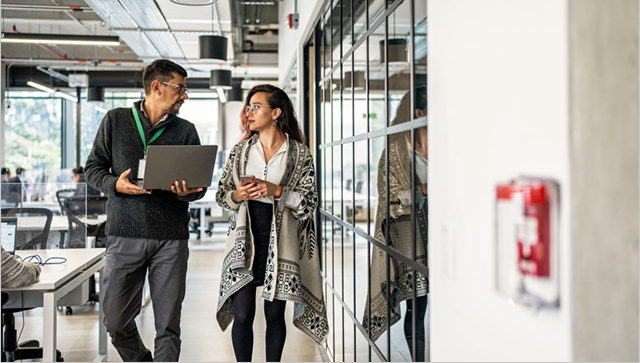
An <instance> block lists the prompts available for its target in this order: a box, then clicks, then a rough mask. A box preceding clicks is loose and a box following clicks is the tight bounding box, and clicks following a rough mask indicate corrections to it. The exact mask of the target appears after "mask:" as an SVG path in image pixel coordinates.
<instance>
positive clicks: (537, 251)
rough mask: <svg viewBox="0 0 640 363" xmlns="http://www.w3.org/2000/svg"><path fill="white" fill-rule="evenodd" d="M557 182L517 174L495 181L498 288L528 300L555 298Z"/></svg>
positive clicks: (518, 299) (554, 301) (554, 302)
mask: <svg viewBox="0 0 640 363" xmlns="http://www.w3.org/2000/svg"><path fill="white" fill-rule="evenodd" d="M558 218H559V185H558V183H557V182H555V181H553V180H549V179H541V178H529V177H521V178H517V179H514V180H512V181H510V182H508V183H504V184H499V185H497V186H496V259H497V261H496V264H497V269H496V271H497V279H496V280H497V287H498V290H499V291H500V292H503V293H505V294H507V295H509V296H510V297H512V298H513V299H514V301H516V302H522V303H526V304H527V305H530V304H536V305H541V304H545V305H553V306H557V305H558V303H559V288H558V281H559V274H558V241H557V239H558V234H557V232H558V225H559V223H558Z"/></svg>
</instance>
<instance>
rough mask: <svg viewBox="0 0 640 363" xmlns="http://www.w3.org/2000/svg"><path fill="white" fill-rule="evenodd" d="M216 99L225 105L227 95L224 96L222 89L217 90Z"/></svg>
mask: <svg viewBox="0 0 640 363" xmlns="http://www.w3.org/2000/svg"><path fill="white" fill-rule="evenodd" d="M217 91H218V99H219V100H220V102H222V103H225V102H227V95H225V94H224V90H223V89H222V88H218V90H217Z"/></svg>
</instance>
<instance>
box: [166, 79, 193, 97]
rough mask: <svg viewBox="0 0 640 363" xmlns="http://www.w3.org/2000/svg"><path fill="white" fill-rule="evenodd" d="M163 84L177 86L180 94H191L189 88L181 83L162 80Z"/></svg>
mask: <svg viewBox="0 0 640 363" xmlns="http://www.w3.org/2000/svg"><path fill="white" fill-rule="evenodd" d="M162 84H166V85H168V86H173V87H176V88H177V89H178V94H180V95H181V94H189V89H188V88H187V87H184V86H183V85H180V84H173V83H169V82H162Z"/></svg>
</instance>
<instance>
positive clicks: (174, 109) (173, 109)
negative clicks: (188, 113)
mask: <svg viewBox="0 0 640 363" xmlns="http://www.w3.org/2000/svg"><path fill="white" fill-rule="evenodd" d="M167 113H168V114H170V115H172V116H175V115H177V114H179V113H180V101H178V102H176V103H174V104H173V105H171V107H169V109H168V110H167Z"/></svg>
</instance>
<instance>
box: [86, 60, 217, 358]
mask: <svg viewBox="0 0 640 363" xmlns="http://www.w3.org/2000/svg"><path fill="white" fill-rule="evenodd" d="M185 77H187V71H186V70H185V69H184V68H182V67H181V66H180V65H178V64H176V63H173V62H171V61H169V60H166V59H159V60H156V61H154V62H152V63H151V64H149V65H148V66H147V67H146V68H145V70H144V72H143V74H142V83H143V85H144V92H145V94H146V98H145V99H144V100H141V101H137V102H135V103H134V105H133V107H132V108H131V107H127V108H124V107H123V108H116V109H113V110H110V111H109V112H107V114H106V115H105V116H104V119H103V120H102V123H101V124H100V127H99V128H98V133H97V134H96V138H95V141H94V142H93V149H92V150H91V154H89V157H88V158H87V164H86V167H85V173H86V176H87V181H88V182H89V184H90V185H92V186H94V187H95V188H97V189H99V190H101V191H102V192H103V193H104V194H105V195H106V196H108V197H109V203H107V225H106V234H107V251H106V261H105V268H104V275H105V277H104V292H105V293H104V296H105V297H104V301H103V302H102V303H103V308H104V314H105V319H104V323H105V325H106V327H107V331H108V332H109V334H110V335H111V342H112V343H113V346H114V347H115V348H116V349H117V350H118V354H120V357H121V358H122V360H123V361H125V362H136V361H154V360H155V361H169V362H177V361H178V360H179V359H180V345H181V343H182V341H181V340H180V318H181V313H182V301H183V300H184V296H185V287H186V278H187V262H188V259H189V245H188V241H189V202H192V201H195V200H198V199H200V198H202V197H203V196H204V194H205V193H206V188H189V187H188V186H187V183H186V181H184V180H182V181H181V182H179V181H176V182H175V184H174V185H171V186H169V185H167V188H168V190H154V191H153V192H152V191H150V190H144V189H142V188H140V187H139V186H137V185H136V184H134V183H132V182H131V180H135V179H137V177H138V168H139V166H140V162H141V160H143V159H144V158H145V156H146V151H147V145H149V144H153V145H200V138H199V137H198V132H197V131H196V127H195V126H194V125H193V124H192V123H191V122H189V121H187V120H185V119H182V118H180V117H177V116H176V115H177V114H178V112H179V111H180V107H181V106H182V104H183V103H184V101H186V100H187V98H189V97H188V96H187V93H188V91H187V84H186V81H185ZM147 271H148V272H149V275H148V280H149V288H150V291H151V301H152V303H153V312H154V318H155V328H156V338H155V351H154V354H153V355H152V354H151V352H150V351H149V350H148V349H147V347H146V346H145V345H144V343H143V341H142V338H141V337H140V334H139V333H138V328H137V326H136V322H135V320H134V319H135V318H136V316H138V315H139V314H140V308H141V306H142V287H143V285H144V281H145V276H146V274H147Z"/></svg>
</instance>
